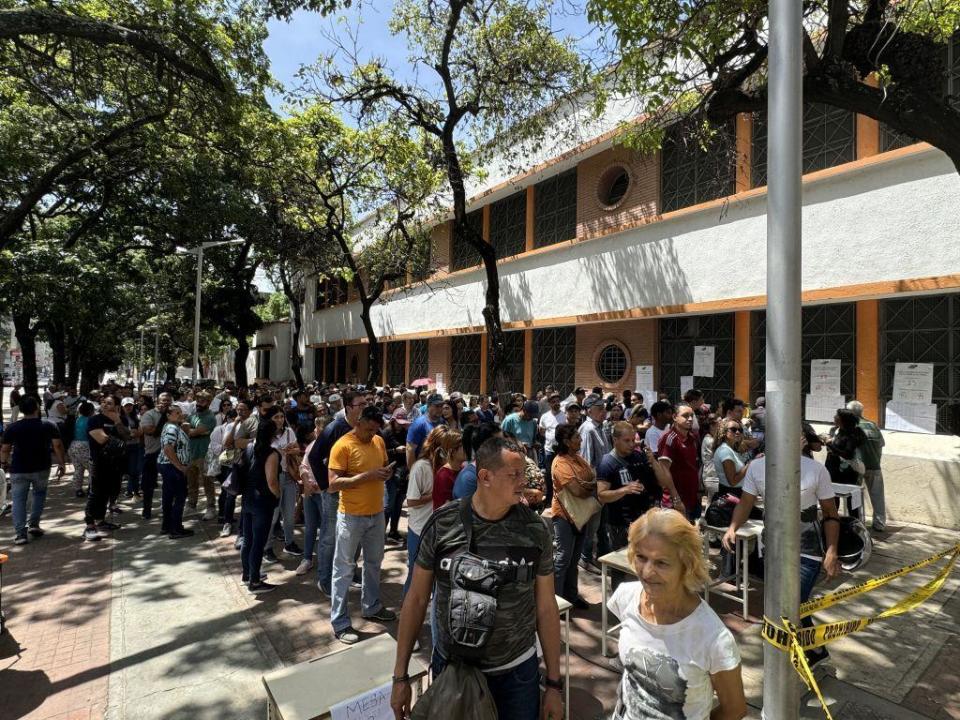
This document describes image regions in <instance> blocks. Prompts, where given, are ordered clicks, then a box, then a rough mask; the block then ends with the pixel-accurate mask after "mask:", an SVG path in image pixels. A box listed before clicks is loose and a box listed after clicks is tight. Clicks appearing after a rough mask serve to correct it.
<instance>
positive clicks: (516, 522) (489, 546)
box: [417, 502, 553, 669]
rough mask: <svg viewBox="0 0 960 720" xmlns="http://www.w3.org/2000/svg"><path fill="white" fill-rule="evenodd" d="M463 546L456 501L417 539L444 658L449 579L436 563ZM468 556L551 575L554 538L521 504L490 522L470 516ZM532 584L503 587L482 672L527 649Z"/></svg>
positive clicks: (532, 626) (531, 636)
mask: <svg viewBox="0 0 960 720" xmlns="http://www.w3.org/2000/svg"><path fill="white" fill-rule="evenodd" d="M466 542H467V537H466V535H465V534H464V532H463V524H462V523H461V521H460V504H459V502H451V503H447V504H446V505H444V506H443V507H441V508H439V509H438V510H437V511H436V512H435V513H434V514H433V515H432V516H431V517H430V520H429V521H427V525H426V527H424V529H423V534H422V535H421V537H420V549H419V551H418V553H417V564H418V565H420V566H421V567H423V568H424V569H426V570H430V571H431V572H433V573H434V577H435V578H436V584H437V589H436V600H437V624H438V625H439V630H440V637H439V638H436V639H435V640H436V643H437V649H438V650H439V651H440V654H441V655H443V656H444V657H449V653H448V651H447V648H448V647H449V646H450V633H449V631H448V627H449V625H448V619H449V618H448V616H449V606H450V578H449V576H448V575H447V573H446V572H445V571H441V570H440V561H441V560H443V559H444V558H447V557H450V556H452V555H454V554H456V553H457V552H459V551H460V550H461V549H462V548H463V547H464V545H465V544H466ZM473 552H474V553H475V554H476V555H479V556H480V557H483V558H486V559H488V560H498V561H499V560H509V561H510V562H511V563H520V562H523V561H526V563H527V564H528V565H529V564H533V565H535V567H536V574H537V575H553V539H552V537H551V535H550V530H549V529H548V527H547V525H546V524H545V523H544V521H543V520H542V519H541V518H540V516H539V515H537V514H536V513H535V512H534V511H533V510H531V509H530V508H528V507H526V506H525V505H519V504H518V505H514V506H513V507H512V508H511V509H510V512H508V513H507V514H506V515H505V516H504V517H502V518H501V519H500V520H497V521H495V522H490V521H487V520H484V519H483V518H481V517H480V516H479V515H477V514H476V512H474V513H473ZM534 584H535V581H534V580H531V581H529V582H516V583H508V584H507V585H505V586H504V587H503V588H501V590H500V592H499V594H498V596H497V617H496V620H495V622H494V629H493V635H492V636H491V638H490V642H489V644H488V645H487V647H486V653H487V654H486V657H485V658H484V659H483V661H482V662H481V663H480V668H481V669H490V668H498V667H500V666H502V665H507V664H508V663H510V662H511V661H512V660H514V659H516V658H518V657H520V656H521V655H523V654H524V653H526V652H527V651H529V650H530V648H532V647H533V646H534V644H535V635H536V631H537V604H536V599H535V597H534Z"/></svg>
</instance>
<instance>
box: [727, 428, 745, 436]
mask: <svg viewBox="0 0 960 720" xmlns="http://www.w3.org/2000/svg"><path fill="white" fill-rule="evenodd" d="M727 432H733V433H737V434H738V435H739V434H740V433H742V432H743V428H741V427H728V428H727Z"/></svg>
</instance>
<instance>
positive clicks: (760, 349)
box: [743, 303, 857, 401]
mask: <svg viewBox="0 0 960 720" xmlns="http://www.w3.org/2000/svg"><path fill="white" fill-rule="evenodd" d="M801 312H802V315H801V321H800V323H801V341H800V344H801V348H800V359H801V362H802V363H803V367H802V369H801V376H800V380H801V382H802V383H803V393H804V395H805V394H806V393H808V392H810V361H811V360H817V359H821V358H835V359H838V360H840V392H841V394H843V395H846V396H847V397H853V396H854V395H855V394H856V384H857V306H856V303H833V304H830V305H810V306H808V307H805V308H803V310H802V311H801ZM750 325H751V328H750V334H751V353H750V354H751V356H752V357H751V369H750V394H751V396H752V397H751V398H743V399H744V400H748V401H749V400H752V399H753V398H756V397H758V396H760V395H763V394H764V390H765V387H766V378H767V374H766V370H767V366H766V352H767V350H766V348H767V335H766V332H767V330H766V327H767V321H766V312H765V311H763V310H757V311H754V312H752V313H751V314H750Z"/></svg>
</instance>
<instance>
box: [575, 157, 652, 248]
mask: <svg viewBox="0 0 960 720" xmlns="http://www.w3.org/2000/svg"><path fill="white" fill-rule="evenodd" d="M617 164H619V165H622V166H623V167H625V168H626V169H627V171H628V172H629V174H630V186H629V187H628V189H627V194H626V195H625V196H624V198H623V200H622V201H621V202H620V204H619V205H617V207H616V209H614V210H609V209H607V208H606V207H604V206H603V205H602V204H601V203H600V200H599V198H598V196H597V190H598V187H599V184H600V180H601V178H602V177H603V175H604V173H605V172H606V171H607V169H608V168H610V167H612V166H614V165H617ZM659 205H660V157H659V153H656V154H654V155H648V156H645V157H644V156H640V155H638V154H637V153H636V152H634V151H633V150H629V149H627V148H623V147H614V148H610V149H609V150H605V151H604V152H602V153H599V154H597V155H594V156H593V157H590V158H587V159H586V160H584V161H583V162H581V163H580V165H579V166H578V167H577V238H579V239H583V238H588V237H593V236H596V235H600V234H603V233H604V232H608V231H610V230H611V229H612V228H616V227H620V226H623V225H629V224H633V223H636V222H639V221H642V220H652V219H653V218H654V217H656V215H657V212H658V209H659Z"/></svg>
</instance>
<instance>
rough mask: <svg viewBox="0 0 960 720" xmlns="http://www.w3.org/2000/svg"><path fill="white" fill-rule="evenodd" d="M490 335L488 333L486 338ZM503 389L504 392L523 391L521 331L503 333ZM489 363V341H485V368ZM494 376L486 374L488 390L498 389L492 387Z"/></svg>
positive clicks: (489, 367)
mask: <svg viewBox="0 0 960 720" xmlns="http://www.w3.org/2000/svg"><path fill="white" fill-rule="evenodd" d="M489 337H490V336H489V335H488V336H487V338H489ZM501 361H502V362H501V367H502V368H503V380H504V386H503V388H502V389H503V390H504V391H505V392H523V331H522V330H520V331H514V332H508V333H504V334H503V357H502V358H501ZM491 367H492V366H491V364H490V342H489V341H488V342H487V368H488V370H489V369H491ZM493 383H494V378H493V376H492V375H488V381H487V384H488V385H489V387H488V390H499V389H500V388H495V387H493Z"/></svg>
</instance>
